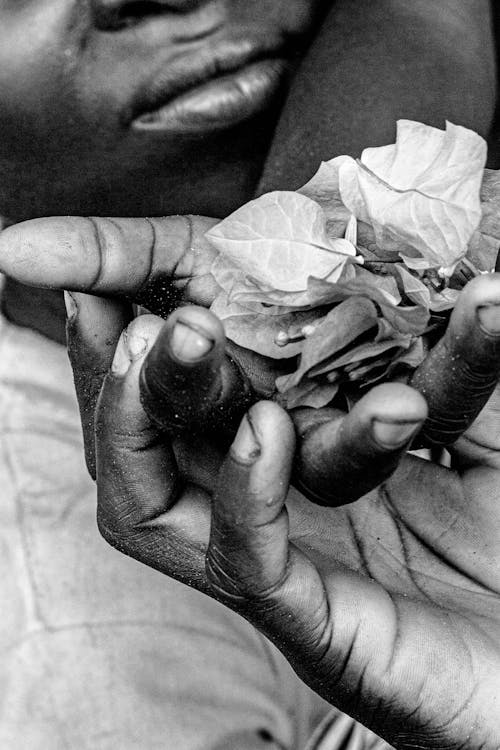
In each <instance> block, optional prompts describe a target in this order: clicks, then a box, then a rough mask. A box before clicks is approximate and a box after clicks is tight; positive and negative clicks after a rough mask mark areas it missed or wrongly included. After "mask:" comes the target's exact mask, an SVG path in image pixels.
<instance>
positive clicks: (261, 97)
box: [131, 40, 291, 135]
mask: <svg viewBox="0 0 500 750" xmlns="http://www.w3.org/2000/svg"><path fill="white" fill-rule="evenodd" d="M290 69H291V65H290V61H289V59H287V58H286V57H285V55H284V50H283V49H282V48H281V49H279V48H274V49H271V50H270V49H263V48H262V46H260V47H259V45H258V44H256V43H254V42H252V41H251V40H242V41H241V42H231V43H228V42H226V43H224V44H219V45H218V46H217V47H216V48H212V49H208V50H199V51H198V52H197V53H196V55H194V54H193V53H191V54H190V55H189V56H187V55H183V56H182V57H180V58H178V59H177V60H174V61H172V62H171V63H169V64H168V65H167V66H166V70H165V71H162V72H160V74H159V75H158V76H157V77H156V78H155V79H154V80H153V81H152V83H151V85H150V86H149V87H146V91H145V93H144V94H143V96H142V98H141V100H139V101H138V102H137V103H136V106H135V107H134V111H133V118H132V122H131V127H132V129H133V130H134V131H136V132H141V131H142V132H151V131H153V132H154V131H158V132H169V133H172V134H174V133H175V134H185V135H190V134H192V135H196V134H205V133H210V132H215V131H219V130H224V129H226V128H229V127H231V126H233V125H238V124H239V123H242V122H244V121H245V120H248V119H250V118H252V117H255V116H256V115H258V114H260V113H261V112H264V111H266V110H267V109H269V108H270V107H271V106H272V105H273V104H275V102H276V97H277V95H278V94H279V93H280V92H281V90H282V88H283V87H284V84H285V83H286V81H287V78H288V74H289V73H290Z"/></svg>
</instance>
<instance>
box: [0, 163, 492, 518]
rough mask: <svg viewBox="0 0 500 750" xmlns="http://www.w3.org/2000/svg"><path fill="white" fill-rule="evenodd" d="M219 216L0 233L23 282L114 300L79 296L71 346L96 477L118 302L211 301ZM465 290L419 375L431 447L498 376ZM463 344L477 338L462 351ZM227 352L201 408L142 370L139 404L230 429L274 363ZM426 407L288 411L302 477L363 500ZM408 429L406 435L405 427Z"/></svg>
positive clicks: (488, 184)
mask: <svg viewBox="0 0 500 750" xmlns="http://www.w3.org/2000/svg"><path fill="white" fill-rule="evenodd" d="M499 189H500V181H499V180H498V179H497V178H496V173H487V174H486V176H485V181H484V185H483V195H482V197H483V224H482V227H481V229H482V231H483V235H492V236H498V235H500V229H499V226H498V217H497V214H496V213H495V210H494V206H495V205H496V201H495V197H496V196H497V195H498V190H499ZM215 221H216V220H214V219H208V218H204V217H171V218H166V219H103V218H94V219H84V218H75V217H69V218H53V219H38V220H34V221H29V222H25V223H24V224H20V225H16V226H13V227H10V228H9V229H7V230H6V231H4V232H3V233H2V234H1V235H0V267H1V269H2V270H3V271H4V272H5V273H7V274H8V275H10V276H12V277H14V278H16V279H17V280H18V281H20V282H22V283H25V284H32V285H37V286H49V287H51V288H56V289H57V288H58V289H64V288H67V289H73V290H82V291H85V292H89V293H93V294H99V295H108V296H109V297H112V298H113V299H106V298H102V297H101V298H95V299H94V300H93V301H92V302H91V301H90V300H88V299H87V301H85V300H84V299H83V298H82V299H81V305H82V307H83V310H84V311H85V310H86V314H85V312H84V314H83V315H80V317H79V319H78V322H76V323H75V324H74V325H73V324H72V323H71V322H70V324H69V326H68V344H69V354H70V359H71V360H72V364H73V368H74V374H75V382H76V389H77V395H78V399H79V403H80V410H81V416H82V425H83V430H84V437H85V447H86V456H87V463H88V466H89V470H90V472H91V473H92V475H94V474H95V467H94V463H95V457H94V435H93V428H94V412H95V405H96V402H97V398H98V395H99V392H100V388H101V385H102V381H103V379H104V376H105V374H106V372H107V371H108V369H109V366H110V363H111V358H112V355H113V351H114V348H115V346H116V341H117V340H118V337H119V335H120V333H121V331H122V330H123V328H124V327H125V326H126V325H127V323H128V322H130V320H131V319H132V318H133V311H132V305H131V304H130V303H124V302H123V301H119V300H118V299H116V298H117V297H120V298H121V299H122V300H123V298H126V299H128V300H129V301H130V302H134V303H137V304H142V305H144V306H146V307H147V308H148V309H150V310H151V311H152V312H154V313H157V314H159V315H161V316H163V317H166V316H167V315H168V313H169V312H170V311H171V310H172V309H174V308H175V307H176V306H177V305H179V304H180V303H181V302H194V303H197V304H202V305H205V306H208V305H210V304H211V302H212V301H213V299H214V297H215V296H216V294H217V293H218V291H219V288H218V286H217V284H216V282H215V279H214V278H213V277H212V275H211V265H212V262H213V260H214V257H215V254H216V253H215V250H214V249H213V248H212V247H211V246H210V244H209V243H208V242H207V240H206V239H205V233H206V232H207V230H208V229H209V228H210V227H211V226H212V225H213V224H214V222H215ZM492 294H493V296H494V292H492ZM462 296H463V297H464V301H463V304H462V305H461V306H460V308H459V309H457V311H456V312H455V315H454V316H453V318H452V323H451V325H450V327H449V329H448V332H447V334H446V336H445V338H444V339H443V341H442V342H441V344H440V345H439V346H438V347H436V349H435V350H434V351H433V352H432V354H431V355H430V357H429V358H428V360H427V361H426V363H424V365H423V366H422V368H420V370H419V371H417V373H416V374H415V377H414V380H413V384H414V385H415V387H416V388H417V389H418V390H420V391H421V392H422V393H424V394H425V397H426V400H427V402H428V403H429V405H430V412H429V418H428V419H427V421H426V422H425V424H424V427H423V430H422V431H421V434H420V436H419V440H421V441H423V442H424V443H431V444H434V445H441V444H446V443H451V442H453V441H454V440H455V439H456V438H457V437H458V436H459V435H460V434H461V433H462V432H463V431H464V430H465V429H466V428H467V426H468V425H469V424H470V423H471V422H472V420H473V419H474V417H475V416H476V415H477V414H478V412H479V411H480V409H481V408H482V406H483V405H484V403H485V402H486V400H487V399H488V396H489V395H490V394H491V392H492V391H493V388H494V386H495V383H496V381H497V377H498V371H499V368H500V363H497V361H498V357H497V354H496V353H497V345H496V342H493V343H492V342H490V341H489V340H488V339H487V338H485V337H484V336H483V335H482V332H481V328H480V326H479V323H478V319H477V317H476V314H475V311H476V308H477V307H479V305H480V304H483V303H484V304H488V303H489V297H490V296H491V294H490V291H489V289H488V282H487V281H484V282H483V283H482V284H481V283H480V284H479V285H478V286H474V285H472V286H471V287H470V292H469V293H468V294H464V295H462ZM215 335H216V337H217V334H215ZM167 336H168V332H164V337H167ZM464 340H465V341H470V342H475V345H474V346H473V345H470V344H469V345H467V346H465V347H464V346H463V343H462V342H463V341H464ZM229 352H230V354H229V356H224V354H223V350H222V345H220V346H219V348H218V349H215V350H214V353H213V354H214V355H217V357H218V359H217V361H216V360H215V359H214V358H213V357H212V359H211V362H210V367H212V369H213V370H214V371H215V369H217V368H219V370H220V374H219V387H218V388H214V389H213V390H212V393H211V394H210V398H208V394H207V393H203V408H202V404H201V400H200V399H198V402H197V404H196V408H194V407H191V408H190V409H187V408H186V404H185V402H184V403H181V404H180V405H179V408H177V407H178V405H177V404H176V403H175V399H174V397H173V395H172V394H167V398H166V399H165V398H163V404H164V407H165V408H166V411H165V410H164V412H163V413H160V410H159V401H158V398H159V397H160V399H161V379H157V380H156V381H155V382H151V383H149V386H148V382H147V380H148V379H147V377H146V378H144V382H143V385H146V386H148V387H149V390H151V388H152V393H151V394H150V397H149V398H148V395H147V393H146V391H147V390H148V388H144V389H143V391H144V392H143V404H144V405H146V407H147V404H148V401H150V402H151V404H152V406H151V408H150V409H149V414H150V416H153V418H154V419H155V421H160V422H161V423H163V424H164V425H165V424H166V425H167V426H168V428H169V429H170V431H171V430H172V428H173V427H177V428H179V427H183V428H185V429H191V430H197V431H199V430H200V429H201V430H204V431H206V430H207V429H208V428H210V429H212V430H213V431H214V432H215V433H218V432H220V431H221V430H223V431H225V432H228V433H229V434H233V433H234V429H235V426H236V425H237V424H238V421H239V419H240V418H241V416H242V414H243V413H244V412H245V410H246V408H248V406H249V405H250V404H251V403H253V402H254V401H255V400H258V398H270V397H271V396H272V393H273V390H274V380H275V377H276V370H275V363H274V362H273V361H272V360H265V358H263V357H259V356H258V355H255V354H254V353H252V352H248V351H247V350H243V349H241V348H239V347H236V346H234V345H232V347H231V348H230V349H229ZM206 364H207V363H206ZM476 370H477V371H478V372H479V373H481V375H480V377H479V380H477V379H476V380H474V379H473V380H472V381H471V379H470V378H469V372H475V371H476ZM153 371H154V368H153ZM198 382H200V381H198ZM201 394H202V391H199V395H201ZM457 405H458V407H457V408H456V406H457ZM181 407H182V408H181ZM422 408H423V407H422V402H421V401H418V402H417V401H415V400H411V399H410V400H409V401H408V400H407V401H406V402H404V403H403V402H400V403H398V402H394V403H393V408H392V410H391V413H390V414H389V413H387V414H380V404H378V405H377V403H375V402H373V403H371V401H370V400H368V401H365V402H364V405H362V406H361V407H360V409H359V411H358V413H357V415H355V417H354V418H353V419H350V420H348V421H347V422H344V415H343V414H342V413H340V412H338V411H333V410H320V411H316V410H307V409H301V410H296V411H295V412H294V414H293V419H294V421H295V423H296V426H297V432H298V434H299V437H300V440H299V445H298V456H297V461H296V462H295V471H294V482H295V484H297V485H298V486H300V488H301V489H302V490H303V491H304V492H306V494H307V495H308V497H309V498H311V499H313V500H314V501H316V502H320V503H323V504H327V505H339V504H342V503H345V502H351V501H352V500H355V499H357V498H358V497H359V496H361V495H363V494H365V493H366V492H368V491H369V490H370V489H372V488H373V487H375V486H377V484H379V483H380V482H381V481H383V480H384V479H386V478H387V477H388V476H389V475H390V473H391V472H392V471H393V470H394V468H395V466H396V465H397V462H398V460H399V458H400V456H401V455H402V454H403V453H404V451H405V450H406V448H407V447H408V445H409V444H410V442H411V441H412V439H413V438H414V436H415V431H416V430H417V428H418V427H419V420H420V417H421V414H422ZM384 409H385V407H384ZM178 414H182V419H181V423H180V424H178V425H175V424H174V423H175V422H176V417H175V415H178ZM377 416H378V417H380V420H381V421H382V422H383V423H384V424H385V425H386V429H392V430H393V431H394V432H395V433H397V434H398V436H399V440H397V439H396V440H393V441H391V442H390V443H384V442H383V441H382V442H380V441H379V440H377V438H376V437H375V436H374V434H373V431H372V429H371V428H372V423H373V420H374V419H375V418H376V417H377ZM403 425H405V426H406V432H405V431H404V430H403V431H402V429H400V428H401V427H402V426H403ZM361 466H362V467H363V475H362V478H361V477H357V479H356V482H355V483H354V485H352V482H351V481H350V476H351V475H352V470H353V469H355V468H356V467H361ZM358 473H359V472H358ZM351 485H352V486H351ZM340 488H341V489H340Z"/></svg>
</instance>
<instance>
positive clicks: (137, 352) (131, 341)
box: [111, 329, 148, 377]
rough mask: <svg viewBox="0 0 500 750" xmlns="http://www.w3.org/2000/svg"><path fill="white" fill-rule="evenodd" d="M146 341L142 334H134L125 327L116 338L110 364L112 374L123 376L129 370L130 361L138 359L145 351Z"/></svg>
mask: <svg viewBox="0 0 500 750" xmlns="http://www.w3.org/2000/svg"><path fill="white" fill-rule="evenodd" d="M147 345H148V342H147V341H146V339H145V338H143V337H142V336H137V335H134V334H133V333H130V331H129V330H128V329H127V330H126V331H123V333H122V335H121V336H120V338H119V340H118V344H117V346H116V350H115V356H114V357H113V363H112V365H111V372H112V373H113V375H118V376H119V377H123V376H124V375H126V374H127V372H128V371H129V368H130V365H131V364H132V362H135V361H136V360H138V359H139V358H140V357H141V356H142V355H143V354H144V352H145V351H146V349H147Z"/></svg>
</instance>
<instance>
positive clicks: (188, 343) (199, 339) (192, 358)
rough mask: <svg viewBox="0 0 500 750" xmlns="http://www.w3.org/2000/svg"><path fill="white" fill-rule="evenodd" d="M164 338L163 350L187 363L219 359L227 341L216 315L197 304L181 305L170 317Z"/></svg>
mask: <svg viewBox="0 0 500 750" xmlns="http://www.w3.org/2000/svg"><path fill="white" fill-rule="evenodd" d="M163 339H164V340H165V344H166V353H167V354H168V355H169V356H172V357H173V358H174V359H176V360H177V361H178V362H179V363H181V364H183V365H188V366H189V365H197V364H198V363H199V362H201V360H205V359H207V358H217V359H219V358H221V357H222V353H223V350H224V344H225V340H226V338H225V334H224V327H223V325H222V323H221V321H220V320H219V319H218V318H217V316H216V315H214V314H213V313H211V312H210V310H207V309H206V308H203V307H198V306H196V305H189V306H184V307H180V308H178V309H177V310H176V311H175V312H173V313H172V314H171V315H170V316H169V318H168V319H167V322H166V325H165V328H164V331H163V333H162V340H163Z"/></svg>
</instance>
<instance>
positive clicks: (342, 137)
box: [263, 0, 495, 189]
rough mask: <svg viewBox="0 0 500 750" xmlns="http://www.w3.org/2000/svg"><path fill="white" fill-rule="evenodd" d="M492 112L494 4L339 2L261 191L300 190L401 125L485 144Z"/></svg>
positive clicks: (310, 60)
mask: <svg viewBox="0 0 500 750" xmlns="http://www.w3.org/2000/svg"><path fill="white" fill-rule="evenodd" d="M494 107H495V51H494V41H493V31H492V20H491V12H490V5H489V2H488V0H445V1H444V2H440V3H436V2H435V0H416V1H414V2H411V3H410V2H408V1H407V0H378V1H377V2H368V0H365V1H364V2H360V1H359V0H338V2H336V3H335V4H334V7H333V8H332V10H331V11H330V13H329V15H328V17H327V18H326V19H325V22H324V24H323V27H322V29H321V31H320V33H319V35H318V37H317V39H316V40H315V42H314V44H313V46H312V47H311V49H310V51H309V54H308V55H307V58H306V60H305V61H304V64H303V66H302V68H301V69H300V71H299V73H298V75H297V77H296V79H295V81H294V84H293V87H292V90H291V92H290V97H289V100H288V102H287V105H286V107H285V110H284V112H283V116H282V119H281V122H280V126H279V128H278V130H277V134H276V138H275V143H274V146H273V149H272V151H271V154H270V157H269V160H268V163H267V168H266V171H265V174H264V178H263V187H264V188H265V189H270V188H274V187H298V186H299V185H300V184H303V183H304V182H305V180H306V179H307V178H308V177H309V176H310V175H311V174H312V173H313V172H314V171H315V168H316V167H317V165H318V164H319V162H320V161H321V160H322V159H325V158H330V157H333V156H335V155H337V154H351V155H353V156H358V155H359V154H360V152H361V150H362V149H363V148H364V147H366V146H369V145H370V146H376V145H382V144H384V143H390V142H393V141H394V135H395V123H396V120H397V119H399V118H408V119H414V120H419V121H422V122H426V123H427V124H430V125H435V126H438V127H443V125H444V122H445V120H446V119H448V120H451V121H452V122H455V123H457V124H461V125H465V126H467V127H471V128H473V129H474V130H476V131H478V132H480V133H481V134H483V135H486V134H487V133H488V131H489V129H490V127H491V123H492V119H493V113H494Z"/></svg>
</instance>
